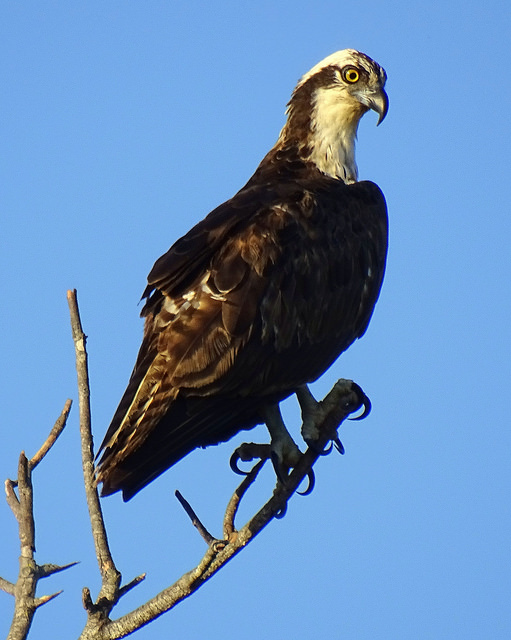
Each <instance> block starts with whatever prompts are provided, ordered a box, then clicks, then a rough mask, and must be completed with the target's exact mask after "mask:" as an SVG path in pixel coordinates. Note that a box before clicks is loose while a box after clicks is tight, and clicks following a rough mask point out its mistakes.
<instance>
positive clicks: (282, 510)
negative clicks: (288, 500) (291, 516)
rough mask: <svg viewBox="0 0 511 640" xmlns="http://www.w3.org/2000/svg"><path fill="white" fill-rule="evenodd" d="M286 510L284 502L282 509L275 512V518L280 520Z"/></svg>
mask: <svg viewBox="0 0 511 640" xmlns="http://www.w3.org/2000/svg"><path fill="white" fill-rule="evenodd" d="M286 511H287V504H285V505H284V506H283V507H282V509H280V510H279V511H277V513H276V514H275V516H274V517H275V518H276V519H277V520H281V519H282V518H283V517H284V516H285V515H286Z"/></svg>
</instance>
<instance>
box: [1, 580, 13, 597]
mask: <svg viewBox="0 0 511 640" xmlns="http://www.w3.org/2000/svg"><path fill="white" fill-rule="evenodd" d="M14 587H15V585H14V584H13V583H12V582H9V580H5V578H2V577H0V589H2V591H5V593H8V594H9V595H11V596H13V595H14Z"/></svg>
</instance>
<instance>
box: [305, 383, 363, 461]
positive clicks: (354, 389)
mask: <svg viewBox="0 0 511 640" xmlns="http://www.w3.org/2000/svg"><path fill="white" fill-rule="evenodd" d="M332 391H333V392H334V393H332V392H331V393H330V394H328V396H327V397H326V398H325V400H323V401H322V402H318V401H317V400H316V399H315V398H314V396H313V395H312V393H311V392H310V391H309V388H308V387H307V385H303V386H301V387H299V388H298V389H297V390H296V397H297V398H298V402H299V403H300V407H301V410H302V437H303V439H304V440H305V442H306V443H307V444H308V446H309V447H311V448H313V449H315V450H316V449H317V441H318V439H319V437H320V431H319V425H321V424H322V423H324V421H325V420H326V419H327V417H328V415H329V414H330V413H331V412H332V410H335V408H336V405H338V404H342V403H347V404H346V406H348V405H353V411H356V410H357V409H358V408H359V407H363V408H364V411H363V413H362V415H360V416H359V417H357V418H352V419H353V420H360V419H362V418H365V416H367V415H368V413H369V412H370V410H371V403H370V401H369V398H368V397H367V396H366V395H365V393H364V392H363V391H362V389H361V388H360V387H359V386H358V385H357V384H355V383H354V382H353V381H352V380H343V379H341V380H338V381H337V383H336V385H335V387H334V389H333V390H332ZM337 427H338V424H335V425H333V426H332V433H331V435H330V438H331V440H332V441H333V443H334V445H335V447H336V449H337V450H338V451H339V453H344V447H343V445H342V442H341V441H340V440H339V436H338V435H337ZM330 450H331V449H326V450H325V451H324V452H323V451H322V452H321V453H329V452H330Z"/></svg>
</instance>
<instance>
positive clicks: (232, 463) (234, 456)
mask: <svg viewBox="0 0 511 640" xmlns="http://www.w3.org/2000/svg"><path fill="white" fill-rule="evenodd" d="M240 460H241V457H240V454H239V453H238V450H237V449H236V451H235V452H234V453H233V454H232V456H231V457H230V459H229V466H230V467H231V469H232V470H233V471H234V473H236V474H238V475H239V476H248V474H249V473H250V471H243V469H240V468H239V467H238V462H239V461H240Z"/></svg>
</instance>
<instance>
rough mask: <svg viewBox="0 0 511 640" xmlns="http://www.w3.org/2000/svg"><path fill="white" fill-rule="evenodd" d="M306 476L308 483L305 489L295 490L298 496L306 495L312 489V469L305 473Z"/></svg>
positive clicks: (313, 483) (313, 477)
mask: <svg viewBox="0 0 511 640" xmlns="http://www.w3.org/2000/svg"><path fill="white" fill-rule="evenodd" d="M307 478H308V480H309V484H308V486H307V489H305V491H297V492H296V493H297V494H298V495H299V496H308V495H309V494H311V493H312V491H313V489H314V485H315V484H316V478H315V476H314V471H313V470H312V469H311V470H310V471H309V473H308V474H307Z"/></svg>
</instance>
